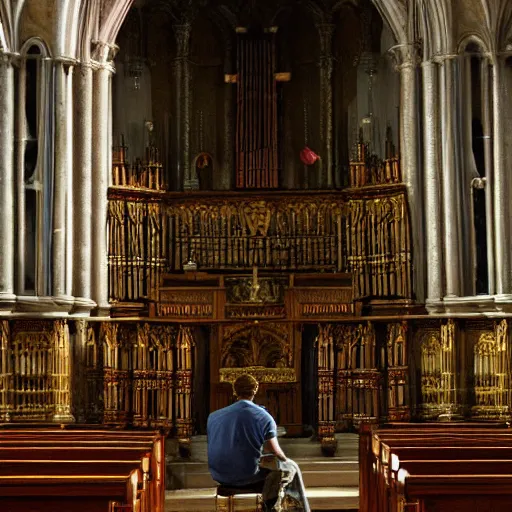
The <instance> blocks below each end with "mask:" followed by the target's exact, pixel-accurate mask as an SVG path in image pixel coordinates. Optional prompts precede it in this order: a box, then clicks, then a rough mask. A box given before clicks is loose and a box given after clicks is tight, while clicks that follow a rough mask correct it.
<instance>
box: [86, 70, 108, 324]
mask: <svg viewBox="0 0 512 512" xmlns="http://www.w3.org/2000/svg"><path fill="white" fill-rule="evenodd" d="M112 73H113V68H112V66H111V65H110V64H109V63H102V64H98V66H97V69H95V71H94V77H93V101H92V105H93V113H92V173H91V176H92V187H93V188H92V222H91V228H92V233H93V235H94V236H93V238H92V244H91V247H92V263H91V271H92V283H91V298H92V300H94V301H95V302H96V304H97V313H98V316H104V315H106V314H108V310H109V309H110V305H109V302H108V251H107V213H108V201H107V192H108V184H109V173H110V172H111V170H110V169H109V167H108V162H109V151H111V150H112V147H111V146H112V143H111V140H110V139H109V118H108V116H109V111H110V109H109V98H110V87H111V85H112V80H111V77H112Z"/></svg>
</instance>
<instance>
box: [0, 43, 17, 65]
mask: <svg viewBox="0 0 512 512" xmlns="http://www.w3.org/2000/svg"><path fill="white" fill-rule="evenodd" d="M19 59H20V54H19V53H14V52H9V51H7V50H5V49H4V48H2V47H0V65H3V64H7V65H12V64H15V63H16V62H18V60H19Z"/></svg>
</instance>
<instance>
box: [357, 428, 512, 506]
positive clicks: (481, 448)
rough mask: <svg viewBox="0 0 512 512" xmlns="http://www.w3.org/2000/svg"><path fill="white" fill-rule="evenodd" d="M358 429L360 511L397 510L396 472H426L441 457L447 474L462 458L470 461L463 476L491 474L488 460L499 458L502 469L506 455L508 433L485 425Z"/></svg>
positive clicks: (510, 442)
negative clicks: (402, 464)
mask: <svg viewBox="0 0 512 512" xmlns="http://www.w3.org/2000/svg"><path fill="white" fill-rule="evenodd" d="M363 434H364V435H362V436H361V438H360V466H361V467H360V471H361V473H360V510H361V511H362V512H388V511H393V512H394V510H396V509H397V507H398V501H399V498H398V497H397V493H398V487H394V484H395V483H396V481H397V480H398V473H400V474H401V476H402V477H403V476H404V475H405V474H407V475H409V476H419V475H423V474H425V475H430V472H432V471H433V470H434V469H435V468H436V466H439V465H440V464H443V462H445V461H446V466H445V467H446V476H448V474H449V473H450V471H453V470H454V469H455V468H456V467H457V465H458V466H460V464H461V462H460V461H467V462H468V463H469V464H472V466H470V469H468V470H467V472H466V473H467V476H470V473H471V471H475V472H477V473H478V474H491V473H492V463H490V464H489V463H487V461H488V460H489V459H491V460H494V461H496V460H498V461H503V466H500V467H501V469H503V470H508V469H509V465H507V464H508V463H507V462H506V461H507V460H508V461H510V460H512V433H511V432H510V431H509V430H506V429H504V428H491V427H490V426H489V425H483V426H480V425H470V426H468V425H464V426H461V425H459V424H457V425H447V426H439V425H435V426H434V427H431V426H430V425H427V426H418V425H416V426H414V427H411V426H410V425H409V426H407V427H406V428H404V429H401V428H397V427H395V428H385V429H378V430H376V431H373V430H370V429H367V430H366V431H365V432H363ZM401 461H407V463H408V467H405V466H404V467H402V466H401ZM420 461H422V462H420ZM473 461H474V462H473ZM477 461H484V462H482V463H481V465H482V469H481V470H480V471H477V470H478V462H477ZM404 464H405V462H404ZM468 467H469V466H468ZM435 474H437V475H439V476H443V474H444V473H443V471H437V472H436V473H435ZM475 474H476V473H475ZM436 510H437V509H436ZM451 512H454V511H453V510H452V511H451Z"/></svg>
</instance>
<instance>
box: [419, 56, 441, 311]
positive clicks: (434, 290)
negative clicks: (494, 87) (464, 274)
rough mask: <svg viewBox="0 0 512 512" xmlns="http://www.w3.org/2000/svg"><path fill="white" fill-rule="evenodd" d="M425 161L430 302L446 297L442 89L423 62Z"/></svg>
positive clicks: (434, 66)
mask: <svg viewBox="0 0 512 512" xmlns="http://www.w3.org/2000/svg"><path fill="white" fill-rule="evenodd" d="M421 67H422V77H423V116H424V118H423V139H424V140H423V159H424V169H425V179H424V186H425V217H424V219H425V228H426V229H425V232H426V240H425V241H426V247H425V249H426V277H427V290H426V292H427V293H426V302H427V304H428V303H429V302H438V301H440V300H441V299H442V297H443V283H442V243H441V231H442V224H441V203H440V201H441V191H440V182H441V179H440V167H439V163H440V162H439V151H440V146H439V104H440V103H439V97H438V96H439V86H438V77H437V75H438V69H437V68H438V66H437V64H435V63H434V62H430V61H427V62H423V63H422V65H421Z"/></svg>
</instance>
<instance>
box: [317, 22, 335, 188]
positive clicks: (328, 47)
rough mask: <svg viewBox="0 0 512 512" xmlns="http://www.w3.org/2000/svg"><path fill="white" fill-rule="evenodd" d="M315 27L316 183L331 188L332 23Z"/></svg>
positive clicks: (321, 186)
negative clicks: (318, 141) (317, 61)
mask: <svg viewBox="0 0 512 512" xmlns="http://www.w3.org/2000/svg"><path fill="white" fill-rule="evenodd" d="M317 29H318V35H319V37H320V133H321V136H322V140H323V144H322V154H321V157H322V159H321V160H320V161H319V172H320V175H319V177H318V182H317V185H318V186H319V187H320V188H332V186H333V181H332V178H333V176H332V153H333V147H332V71H333V56H332V35H333V33H334V25H332V24H330V23H325V24H321V25H318V26H317Z"/></svg>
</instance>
